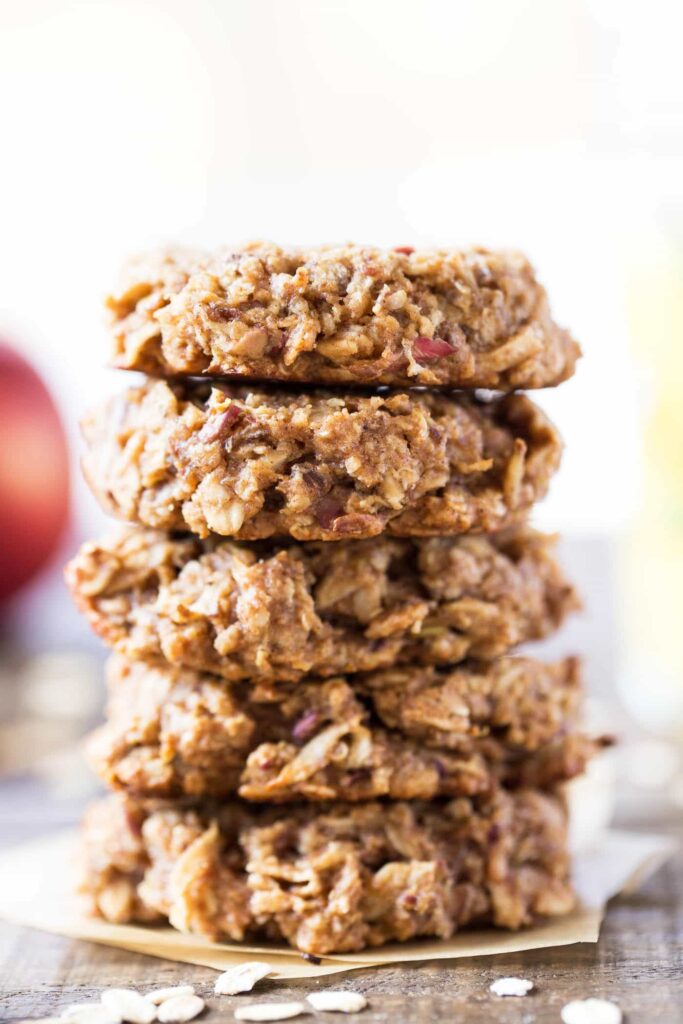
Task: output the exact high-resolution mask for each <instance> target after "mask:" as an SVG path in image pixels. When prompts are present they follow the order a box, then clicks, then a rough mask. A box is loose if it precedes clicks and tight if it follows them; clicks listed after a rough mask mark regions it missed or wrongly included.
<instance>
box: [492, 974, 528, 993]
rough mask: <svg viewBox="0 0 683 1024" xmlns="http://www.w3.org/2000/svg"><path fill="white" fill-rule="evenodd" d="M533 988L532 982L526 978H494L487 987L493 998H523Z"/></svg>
mask: <svg viewBox="0 0 683 1024" xmlns="http://www.w3.org/2000/svg"><path fill="white" fill-rule="evenodd" d="M533 987H534V983H533V981H527V979H526V978H496V980H495V981H493V982H492V983H491V984H490V985H489V990H490V991H491V992H493V994H494V996H525V995H528V993H529V992H531V990H532V988H533Z"/></svg>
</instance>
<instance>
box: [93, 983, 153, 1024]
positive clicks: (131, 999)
mask: <svg viewBox="0 0 683 1024" xmlns="http://www.w3.org/2000/svg"><path fill="white" fill-rule="evenodd" d="M100 999H101V1000H102V1005H103V1006H104V1007H106V1009H107V1010H109V1011H110V1012H111V1013H112V1014H113V1015H114V1016H115V1017H118V1019H119V1020H123V1021H126V1024H152V1021H154V1020H156V1017H157V1011H156V1008H155V1007H154V1005H153V1004H152V1003H150V1001H149V1000H148V999H145V997H144V996H141V995H140V993H139V992H135V991H134V990H133V989H132V988H107V989H105V990H104V992H103V993H102V995H101V996H100Z"/></svg>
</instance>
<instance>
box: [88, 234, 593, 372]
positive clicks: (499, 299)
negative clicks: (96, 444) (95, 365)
mask: <svg viewBox="0 0 683 1024" xmlns="http://www.w3.org/2000/svg"><path fill="white" fill-rule="evenodd" d="M107 306H108V309H109V313H110V324H111V331H112V336H113V348H114V362H115V365H117V366H119V367H123V368H125V369H132V370H143V371H144V372H145V373H149V374H152V375H157V376H159V375H161V376H169V375H171V376H172V375H187V374H207V375H210V376H217V375H218V376H241V377H251V378H255V379H260V380H273V381H298V382H308V383H314V384H344V385H347V386H348V385H354V384H356V385H358V384H361V385H364V384H368V383H370V384H374V385H377V384H388V385H392V386H398V387H406V386H410V385H427V386H430V387H435V386H442V387H457V388H478V387H479V388H492V389H496V390H502V391H512V390H514V389H518V388H539V387H547V386H549V385H554V384H559V383H560V381H562V380H565V379H566V378H567V377H569V376H571V374H572V373H573V372H574V364H575V362H576V360H577V358H578V356H579V355H580V350H579V347H578V345H577V344H576V342H575V341H574V340H573V339H572V337H571V336H570V335H569V333H568V332H567V331H565V330H562V329H561V328H560V327H558V326H557V324H555V323H554V322H553V320H552V318H551V316H550V312H549V310H548V301H547V296H546V293H545V291H544V289H543V288H542V287H541V285H540V284H539V283H538V281H537V280H536V277H535V275H534V272H533V270H532V268H531V266H530V265H529V263H528V261H527V260H526V259H525V257H524V256H522V255H521V254H520V253H516V252H490V251H488V250H486V249H476V248H475V249H468V250H463V251H458V250H450V251H449V250H424V251H413V250H412V249H411V248H410V247H403V246H400V247H398V248H397V249H393V250H389V251H382V250H380V249H376V248H372V247H369V246H367V247H366V246H356V245H346V246H339V247H336V248H317V249H308V250H303V249H293V250H284V249H281V248H279V247H278V246H275V245H271V244H267V243H255V244H252V245H248V246H245V247H244V248H242V249H239V250H237V251H234V250H233V251H230V250H223V251H220V252H218V253H215V254H211V253H197V252H188V251H182V250H175V251H169V252H161V253H157V254H153V255H151V256H146V257H142V258H139V259H137V260H134V261H132V262H131V264H130V265H129V267H128V268H127V271H126V272H125V274H124V278H123V281H122V283H121V287H120V288H119V289H118V290H117V291H116V292H115V293H114V294H113V295H111V296H110V297H109V299H108V300H107Z"/></svg>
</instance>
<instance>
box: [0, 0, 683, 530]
mask: <svg viewBox="0 0 683 1024" xmlns="http://www.w3.org/2000/svg"><path fill="white" fill-rule="evenodd" d="M678 10H679V5H674V4H671V3H667V2H665V0H651V2H650V3H649V4H648V5H647V9H646V10H644V8H643V5H642V4H635V3H633V4H631V3H628V2H626V3H625V2H617V0H613V2H612V0H584V2H582V0H554V2H553V3H548V2H547V0H516V2H515V3H510V2H509V0H491V2H479V3H471V2H457V0H442V2H440V0H421V2H420V3H419V4H415V3H412V2H408V0H406V2H401V0H374V2H373V0H339V2H334V3H333V2H326V0H251V2H250V0H241V2H229V0H193V2H192V3H187V2H186V0H165V2H164V0H159V2H140V0H82V2H76V0H64V2H57V0H22V2H21V3H16V2H14V0H3V2H2V3H1V4H0V15H1V24H0V96H1V97H2V101H1V102H2V105H3V115H2V120H3V130H2V156H1V159H0V182H1V184H2V187H1V188H0V225H1V231H0V332H1V333H3V334H6V335H8V336H10V337H11V338H13V339H14V340H15V342H16V344H18V345H20V346H22V347H23V348H24V349H25V350H26V351H27V352H29V353H30V354H31V355H32V356H33V358H34V359H35V360H36V362H37V363H38V364H39V365H40V366H41V367H42V368H43V369H44V371H45V372H47V373H48V374H49V375H50V377H51V380H52V381H53V384H54V387H55V389H56V392H57V396H58V399H59V400H60V402H61V405H62V409H63V411H64V415H65V418H66V420H67V422H68V424H69V429H70V430H71V431H72V433H74V434H75V422H76V419H77V417H78V414H79V413H80V411H82V409H83V408H84V407H85V406H86V405H87V404H88V403H90V402H94V401H96V400H98V399H99V398H100V397H101V396H102V395H103V394H105V393H106V392H108V391H110V390H111V389H113V388H115V387H122V386H124V384H125V378H124V375H121V374H119V375H115V374H113V373H112V372H108V371H105V370H104V368H103V364H104V362H105V358H106V340H105V335H104V331H103V329H102V325H101V320H102V317H101V309H100V299H101V296H102V294H103V293H104V292H105V290H106V289H107V287H108V285H109V284H110V282H112V280H113V278H114V276H115V274H116V272H117V268H118V266H119V264H120V262H121V261H122V260H123V258H124V257H125V255H126V254H127V253H129V252H131V251H135V250H138V249H140V248H144V247H146V246H148V245H153V244H155V243H157V242H159V241H166V240H180V241H190V242H199V243H206V244H214V243H221V242H225V243H233V242H239V241H241V240H245V239H249V238H257V237H261V238H270V239H273V240H275V241H285V242H295V243H296V242H313V241H328V242H333V241H344V240H354V241H365V242H371V243H378V244H387V245H397V244H414V245H420V244H431V243H437V244H440V245H451V244H454V245H455V244H468V243H484V244H490V245H493V246H505V245H512V246H515V247H520V248H523V249H525V250H526V251H528V253H529V254H530V256H531V257H532V259H533V260H534V262H535V263H536V265H537V267H538V269H539V270H540V273H541V276H542V278H543V279H544V280H545V281H546V282H547V284H548V286H549V290H550V294H551V299H552V301H553V304H554V309H555V311H556V314H557V317H558V319H560V320H561V321H562V322H565V323H566V324H568V325H569V326H571V327H572V329H573V330H574V332H575V334H576V335H577V337H578V338H579V339H580V340H581V342H582V343H583V345H584V349H585V353H586V358H585V360H584V361H583V364H582V365H581V367H580V371H579V374H578V376H577V378H576V379H575V380H574V381H572V382H571V383H569V384H567V385H566V386H564V387H563V388H561V389H560V390H559V391H557V392H554V393H547V394H544V395H543V396H542V398H541V400H542V402H543V403H544V404H545V406H546V408H548V409H549V411H550V412H551V413H552V414H553V415H554V417H555V419H556V420H557V422H558V424H559V426H560V428H561V430H562V432H563V434H564V435H565V439H566V442H567V455H566V459H565V463H564V468H563V471H562V473H561V474H560V477H559V478H558V480H557V482H556V483H555V484H554V486H553V489H552V493H551V497H550V498H549V500H548V501H547V502H546V503H545V504H544V506H543V507H542V508H541V509H540V510H539V513H538V519H539V521H540V522H541V523H543V524H549V525H552V526H553V527H557V528H560V529H564V530H569V531H575V532H580V531H583V532H587V531H590V532H596V531H597V532H600V531H607V530H613V529H614V528H615V527H618V526H619V525H621V524H623V523H624V522H625V521H626V520H627V518H628V517H629V515H630V514H631V513H632V511H633V509H634V507H635V504H636V502H637V498H638V488H639V464H638V438H639V416H640V412H641V409H642V406H643V401H645V400H646V397H647V386H648V385H647V381H646V380H644V379H643V374H642V372H641V369H640V368H639V367H638V365H637V364H636V363H635V361H634V359H633V357H632V356H631V354H630V342H629V336H628V323H627V320H626V313H625V297H626V296H625V288H626V282H627V280H629V276H628V275H629V270H630V268H631V265H632V264H633V263H634V262H635V264H640V263H642V260H643V258H646V259H649V258H650V254H651V256H652V259H657V258H658V254H659V252H660V249H661V247H662V246H663V245H664V244H665V241H664V240H663V237H662V223H661V218H662V215H663V214H662V211H665V213H667V215H668V213H670V211H671V210H673V211H674V215H675V216H678V217H680V214H681V212H682V210H681V205H680V191H679V188H680V186H679V183H680V181H681V180H682V179H681V170H682V168H681V158H680V151H681V147H680V135H681V83H680V71H679V67H680V53H679V50H680V38H681V34H680V27H679V26H678V25H677V24H676V21H677V11H678ZM676 204H678V205H676ZM680 223H681V221H680V220H679V224H680ZM79 516H80V525H81V528H82V529H83V531H85V532H88V533H90V532H92V531H93V530H95V529H98V528H99V527H100V514H99V513H98V512H97V510H96V509H95V506H94V502H93V501H92V500H91V499H89V498H86V496H85V492H84V490H83V489H81V490H79Z"/></svg>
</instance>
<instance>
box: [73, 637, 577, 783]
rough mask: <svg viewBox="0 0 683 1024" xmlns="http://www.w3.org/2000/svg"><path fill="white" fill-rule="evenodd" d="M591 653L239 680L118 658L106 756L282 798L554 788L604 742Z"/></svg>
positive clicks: (109, 763) (126, 765) (139, 773)
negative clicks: (582, 722) (587, 664)
mask: <svg viewBox="0 0 683 1024" xmlns="http://www.w3.org/2000/svg"><path fill="white" fill-rule="evenodd" d="M580 696H581V686H580V679H579V670H578V665H577V663H576V661H575V660H573V659H567V660H566V661H563V662H558V663H556V664H553V665H546V664H543V663H542V662H535V661H532V660H530V659H524V658H503V659H500V660H498V661H496V662H493V663H491V664H489V663H485V662H483V663H470V662H467V663H465V665H464V666H463V667H462V668H459V669H450V670H444V671H439V670H435V669H420V668H417V667H413V666H411V667H409V668H408V667H406V668H405V669H404V670H399V669H388V670H386V671H384V672H377V673H370V674H368V675H367V676H362V675H361V676H354V677H351V678H350V679H346V678H343V677H334V678H332V679H328V680H324V681H323V680H312V681H304V682H298V683H289V684H278V685H269V684H261V685H254V684H251V683H228V682H226V681H225V680H222V679H219V678H217V677H215V676H209V675H206V674H203V673H198V672H194V671H192V670H190V669H172V668H169V667H167V666H166V665H164V664H163V663H160V664H158V665H151V664H149V665H147V664H144V663H143V662H139V661H137V662H129V661H127V660H125V659H123V658H121V657H118V656H115V657H114V658H113V659H112V660H111V662H110V665H109V705H108V709H107V711H108V715H107V722H106V724H105V725H104V726H102V727H100V728H99V729H98V730H96V732H95V733H94V734H93V735H92V737H91V738H90V742H89V753H90V759H91V762H92V764H93V767H94V768H95V770H96V771H97V773H98V774H99V775H100V777H101V778H102V779H103V780H104V781H105V782H106V783H107V784H108V785H109V786H112V787H115V788H119V789H125V790H127V791H129V792H131V793H133V794H136V795H142V796H160V797H182V796H194V797H197V796H200V797H204V796H211V797H228V796H231V795H233V796H240V797H241V798H242V799H244V800H248V801H256V802H262V801H267V802H271V803H282V802H291V801H297V800H311V801H327V800H347V801H359V800H369V799H374V798H376V797H387V798H389V799H392V800H413V799H424V800H428V799H432V798H434V797H439V796H460V795H472V794H478V793H487V792H491V791H492V790H493V789H495V788H496V787H497V786H498V784H499V783H502V784H505V785H507V786H511V787H512V786H520V785H527V786H533V787H537V788H549V787H552V786H554V785H556V784H557V783H558V782H560V781H564V780H566V779H568V778H572V777H573V776H575V775H576V774H578V773H579V772H580V771H582V770H583V768H584V766H585V764H586V762H587V761H588V759H589V758H590V757H591V755H592V754H593V753H594V751H595V749H596V744H595V743H594V741H592V740H590V739H588V738H587V737H585V736H583V735H582V734H580V733H579V731H578V728H577V722H576V716H577V709H578V702H579V700H580Z"/></svg>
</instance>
